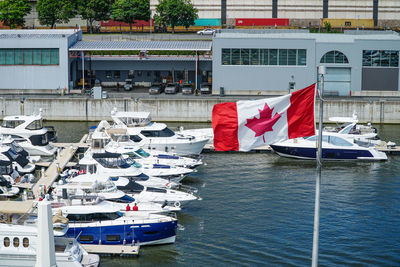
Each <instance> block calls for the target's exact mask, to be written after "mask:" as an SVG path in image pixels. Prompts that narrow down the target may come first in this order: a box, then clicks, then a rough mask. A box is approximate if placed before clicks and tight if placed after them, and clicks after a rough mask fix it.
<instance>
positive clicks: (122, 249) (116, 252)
mask: <svg viewBox="0 0 400 267" xmlns="http://www.w3.org/2000/svg"><path fill="white" fill-rule="evenodd" d="M81 246H82V247H83V248H84V249H85V250H86V251H87V252H88V253H95V254H101V255H111V256H138V255H139V249H140V246H136V245H91V244H81Z"/></svg>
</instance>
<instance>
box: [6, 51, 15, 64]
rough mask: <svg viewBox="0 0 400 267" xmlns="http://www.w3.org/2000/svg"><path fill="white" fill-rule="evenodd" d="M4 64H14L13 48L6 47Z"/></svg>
mask: <svg viewBox="0 0 400 267" xmlns="http://www.w3.org/2000/svg"><path fill="white" fill-rule="evenodd" d="M6 64H7V65H14V49H6Z"/></svg>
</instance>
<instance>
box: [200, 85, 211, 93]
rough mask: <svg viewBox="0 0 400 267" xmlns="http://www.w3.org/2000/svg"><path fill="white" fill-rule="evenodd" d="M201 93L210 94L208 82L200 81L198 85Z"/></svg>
mask: <svg viewBox="0 0 400 267" xmlns="http://www.w3.org/2000/svg"><path fill="white" fill-rule="evenodd" d="M200 92H201V94H211V86H210V84H208V83H202V84H201V85H200Z"/></svg>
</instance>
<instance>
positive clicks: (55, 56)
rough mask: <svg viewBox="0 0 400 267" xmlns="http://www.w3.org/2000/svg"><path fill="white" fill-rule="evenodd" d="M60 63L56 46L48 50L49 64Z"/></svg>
mask: <svg viewBox="0 0 400 267" xmlns="http://www.w3.org/2000/svg"><path fill="white" fill-rule="evenodd" d="M59 63H60V59H59V55H58V48H52V49H51V51H50V64H51V65H58V64H59Z"/></svg>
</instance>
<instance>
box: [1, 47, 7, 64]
mask: <svg viewBox="0 0 400 267" xmlns="http://www.w3.org/2000/svg"><path fill="white" fill-rule="evenodd" d="M4 64H6V50H5V49H0V65H4Z"/></svg>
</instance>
